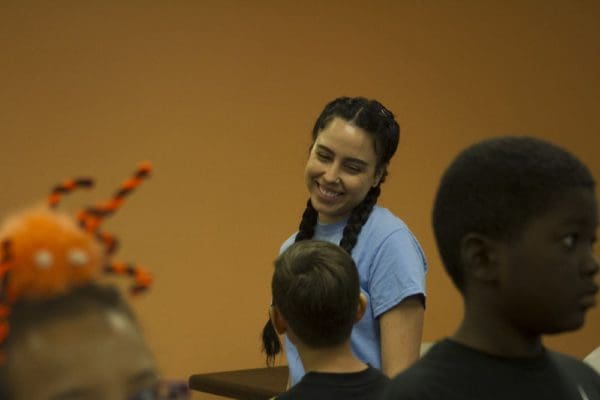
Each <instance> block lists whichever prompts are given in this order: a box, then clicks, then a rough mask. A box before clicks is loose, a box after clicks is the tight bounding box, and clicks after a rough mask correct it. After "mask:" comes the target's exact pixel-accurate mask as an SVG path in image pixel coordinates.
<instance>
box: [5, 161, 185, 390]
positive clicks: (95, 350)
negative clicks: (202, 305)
mask: <svg viewBox="0 0 600 400" xmlns="http://www.w3.org/2000/svg"><path fill="white" fill-rule="evenodd" d="M150 170H151V167H150V165H149V164H148V163H143V164H141V165H140V167H139V168H138V169H137V170H136V172H135V173H134V175H133V176H132V177H130V178H129V179H127V180H125V181H124V182H123V183H122V185H121V186H120V187H119V189H118V190H117V191H116V192H115V194H114V195H113V196H112V198H110V199H109V200H107V201H105V202H103V203H98V204H97V205H95V206H89V207H86V208H84V209H82V210H81V211H80V212H79V213H76V214H74V215H73V216H71V215H69V214H66V213H60V212H58V211H57V210H56V207H57V205H58V203H59V201H60V199H61V196H63V195H64V194H66V193H69V192H71V191H72V190H74V189H76V188H81V187H84V188H88V187H91V186H92V184H93V181H92V180H91V179H87V178H78V179H74V180H66V181H64V182H62V183H61V184H59V185H57V186H55V188H54V189H53V190H52V192H51V194H50V196H49V197H48V204H47V206H46V207H44V206H42V207H34V208H32V209H27V210H24V211H22V212H20V213H17V214H15V215H13V216H11V217H10V218H7V219H6V221H5V222H4V223H3V224H2V226H1V227H0V352H1V355H2V359H1V360H0V398H2V399H3V400H4V399H6V400H25V399H27V400H31V399H35V400H45V399H48V400H50V399H52V400H70V399H81V400H83V399H90V400H92V399H111V400H112V399H115V400H126V399H127V400H155V399H159V398H164V397H161V396H162V393H161V390H162V389H163V387H162V385H160V384H159V381H158V373H157V370H156V366H155V363H154V359H153V357H152V355H151V353H150V351H149V349H148V347H147V346H146V343H145V341H144V339H143V337H142V333H141V331H140V328H139V326H138V324H137V323H136V321H135V318H134V316H133V313H132V312H131V310H130V309H129V307H128V306H127V305H126V303H125V301H124V300H123V298H122V296H121V295H120V294H119V291H118V290H117V289H116V288H114V287H112V286H100V284H99V283H98V282H99V279H101V276H103V275H104V274H113V275H121V276H127V277H130V278H132V279H133V284H132V286H131V292H132V293H133V294H136V293H139V292H141V291H144V290H146V289H147V288H148V287H149V285H150V284H151V282H152V277H151V275H150V274H149V273H148V272H147V271H145V269H144V268H141V267H139V266H138V265H136V264H133V263H123V262H119V261H115V260H114V259H113V255H114V252H115V249H116V247H117V242H118V241H117V239H116V237H115V236H113V235H112V234H110V233H108V232H106V231H105V230H104V229H103V226H102V222H103V221H104V220H105V219H106V218H107V217H109V216H111V215H113V214H114V213H115V211H116V210H117V209H119V208H120V207H121V205H122V204H123V203H124V201H125V198H126V197H127V196H128V195H129V194H130V193H131V192H132V191H133V190H134V189H135V188H137V187H138V186H139V185H140V184H141V183H142V181H143V180H145V179H146V178H147V177H148V176H149V173H150ZM169 398H171V399H173V398H175V397H169Z"/></svg>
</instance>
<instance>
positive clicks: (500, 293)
mask: <svg viewBox="0 0 600 400" xmlns="http://www.w3.org/2000/svg"><path fill="white" fill-rule="evenodd" d="M594 187H595V183H594V180H593V178H592V176H591V174H590V172H589V170H588V169H587V167H586V166H585V165H583V164H582V163H581V162H580V161H579V160H578V159H577V158H576V157H575V156H573V155H572V154H570V153H568V152H567V151H565V150H563V149H561V148H559V147H557V146H554V145H552V144H549V143H547V142H544V141H541V140H537V139H533V138H528V137H502V138H496V139H489V140H485V141H483V142H481V143H478V144H476V145H474V146H471V147H470V148H468V149H466V150H464V151H463V152H462V153H461V154H460V155H459V156H458V157H457V158H456V159H455V160H454V161H453V163H452V164H451V165H450V167H449V168H448V169H447V170H446V172H445V174H444V176H443V177H442V180H441V183H440V187H439V189H438V193H437V196H436V199H435V205H434V210H433V228H434V232H435V237H436V241H437V244H438V248H439V252H440V255H441V258H442V261H443V263H444V266H445V267H446V270H447V272H448V274H449V275H450V277H451V278H452V280H453V282H454V284H455V285H456V287H457V288H458V289H459V290H460V292H461V294H462V295H463V298H464V304H465V313H464V318H463V321H462V324H461V325H460V327H459V328H458V330H457V331H456V333H455V334H454V335H453V336H452V337H451V338H449V339H446V340H444V341H442V342H440V343H438V344H437V345H435V346H434V347H433V348H432V349H431V350H430V351H429V352H428V353H427V354H426V355H425V356H424V357H423V358H422V359H421V360H420V361H418V362H417V363H416V364H415V365H413V366H412V367H411V368H409V369H408V370H406V371H405V372H404V373H402V374H400V375H399V376H397V377H396V378H394V380H393V381H392V383H391V384H390V386H389V390H388V391H387V393H386V395H385V396H384V399H385V400H396V399H403V400H404V399H407V400H413V399H419V400H428V399H436V400H437V399H445V400H458V399H465V400H466V399H479V400H481V399H527V400H531V399H549V400H552V399H557V400H558V399H560V400H570V399H573V400H575V399H577V400H593V399H596V400H598V399H600V376H599V375H598V374H596V372H595V371H593V370H592V369H591V368H589V367H588V366H587V365H585V364H584V363H583V362H581V361H579V360H576V359H574V358H572V357H569V356H566V355H562V354H559V353H555V352H552V351H550V350H547V349H546V348H544V346H543V344H542V335H544V334H552V333H559V332H565V331H572V330H576V329H578V328H580V327H581V326H582V325H583V323H584V317H585V313H586V311H587V310H588V309H589V308H590V307H592V306H593V305H594V304H595V295H596V293H597V291H598V286H597V284H596V283H595V282H594V277H595V276H596V274H597V273H598V263H597V262H596V260H595V256H594V252H593V248H592V246H593V243H594V242H595V240H596V229H597V225H598V211H597V204H596V198H595V195H594Z"/></svg>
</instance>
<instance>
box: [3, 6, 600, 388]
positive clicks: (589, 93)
mask: <svg viewBox="0 0 600 400" xmlns="http://www.w3.org/2000/svg"><path fill="white" fill-rule="evenodd" d="M122 3H124V2H121V1H86V2H81V1H58V2H42V1H39V2H31V1H30V2H27V1H23V2H21V1H19V2H17V1H3V2H1V3H0V49H1V53H0V88H1V89H0V93H1V94H0V129H1V133H0V135H1V141H0V149H1V153H0V182H1V183H2V188H1V190H0V210H1V213H2V214H3V215H5V214H7V213H10V212H12V211H15V210H18V209H19V208H20V207H22V206H24V205H28V204H31V203H32V202H35V201H37V200H38V199H41V198H43V197H44V196H45V195H46V193H47V190H48V189H49V188H50V187H51V186H52V185H53V184H55V183H56V182H58V181H60V180H61V179H63V178H66V177H72V176H75V175H81V174H87V175H92V176H94V177H96V178H97V179H98V185H97V187H96V189H95V190H94V191H93V192H92V193H89V194H88V193H81V194H77V195H73V196H70V197H69V198H68V199H67V200H66V202H65V204H64V207H63V208H65V209H70V210H75V209H76V207H78V206H81V205H84V204H87V203H89V202H94V201H95V200H99V199H103V198H105V197H107V196H108V195H110V193H112V190H113V189H114V188H115V187H116V185H117V184H118V183H120V182H121V181H122V179H123V178H125V177H126V176H127V175H128V174H129V173H130V172H132V171H133V169H134V167H135V165H136V163H137V161H139V160H145V159H149V160H152V161H153V163H154V165H155V167H156V172H155V174H154V177H153V178H152V180H151V181H149V182H148V183H147V184H145V185H144V186H143V187H142V188H140V189H139V192H137V193H136V194H135V195H134V196H133V197H131V198H130V199H129V200H128V203H127V204H126V206H125V208H124V209H123V210H121V211H120V212H119V213H118V214H117V215H116V216H115V217H114V218H113V219H111V220H110V221H109V222H108V223H107V225H106V227H107V228H108V229H109V230H110V231H114V232H115V233H116V234H117V235H118V236H119V238H120V239H121V240H122V247H121V250H120V251H119V253H118V254H117V257H118V258H119V259H122V260H126V261H136V262H139V263H142V264H143V265H147V266H148V267H149V268H150V269H151V270H152V271H153V272H154V274H155V276H156V284H155V286H154V288H153V289H152V291H151V292H150V294H149V295H148V296H145V297H143V298H141V299H139V300H136V301H135V302H134V307H135V308H136V310H137V311H138V312H139V314H140V319H141V320H142V323H143V325H144V327H145V330H146V334H147V337H148V340H149V342H150V344H151V346H152V348H153V350H154V351H155V353H156V355H157V358H158V360H159V363H160V365H161V367H162V369H163V371H164V373H165V375H167V376H170V377H187V376H188V375H189V374H191V373H201V372H208V371H217V370H228V369H238V368H251V367H259V366H262V365H264V364H263V362H264V360H263V357H262V355H261V354H260V352H259V347H260V345H259V332H260V331H261V329H262V326H263V324H264V322H265V319H266V317H267V306H268V304H269V301H270V295H269V280H270V275H271V271H272V264H271V263H272V260H273V258H274V257H275V256H276V254H277V251H278V248H279V245H280V244H281V242H282V241H283V240H284V239H285V238H286V237H287V236H288V235H289V234H290V233H291V232H292V231H294V230H295V228H296V226H297V224H298V221H299V217H300V213H301V212H302V210H303V205H304V202H305V199H306V196H307V194H306V190H305V187H304V184H303V177H302V174H303V165H304V161H305V158H306V155H307V148H308V145H309V142H310V140H309V131H310V129H311V128H312V124H313V122H314V120H315V118H316V116H317V114H318V113H319V111H320V109H321V108H322V106H323V105H324V104H325V103H326V102H327V101H328V100H330V99H332V98H334V97H337V96H339V95H352V96H354V95H364V96H367V97H375V98H377V99H379V100H381V101H382V102H383V103H384V104H385V105H387V106H388V107H389V108H390V109H391V110H392V111H393V112H395V113H396V115H397V117H398V120H399V121H400V125H401V127H402V138H401V144H400V148H399V150H398V153H397V156H396V157H395V159H394V160H393V162H392V165H391V169H390V176H389V178H388V181H387V182H386V183H385V185H384V186H383V196H382V198H381V204H382V205H384V206H386V207H388V208H390V209H391V210H392V211H393V212H394V213H396V214H397V215H399V216H401V217H402V218H403V219H404V220H405V221H406V222H407V223H408V225H409V226H410V227H411V228H412V230H413V231H414V233H415V234H416V236H417V237H418V238H419V240H420V241H421V244H422V245H423V247H424V249H425V251H426V253H427V255H428V259H429V263H430V272H429V275H428V293H429V296H428V297H429V298H428V309H427V312H426V324H425V337H424V339H425V340H435V339H437V338H440V337H442V336H445V335H448V334H450V333H451V332H452V331H453V329H454V328H455V327H456V326H457V324H458V321H459V320H460V317H461V309H462V304H461V302H460V298H459V296H458V294H457V292H456V290H455V289H454V288H453V287H452V285H451V283H450V281H449V279H448V278H447V277H446V275H445V273H444V271H443V268H442V266H441V265H440V261H439V258H438V255H437V252H436V249H435V245H434V241H433V235H432V232H431V228H430V209H431V204H432V201H433V195H434V191H435V188H436V185H437V182H438V179H439V177H440V175H441V173H442V171H443V169H444V168H445V166H446V165H447V164H448V163H449V161H450V160H451V159H452V158H453V156H454V155H455V154H456V153H457V152H458V151H459V150H460V149H462V148H464V147H465V146H467V145H469V144H471V143H473V142H474V141H476V140H479V139H481V138H484V137H488V136H493V135H498V134H531V135H535V136H538V137H542V138H546V139H549V140H552V141H554V142H556V143H558V144H560V145H563V146H565V147H566V148H568V149H570V150H572V151H573V152H575V153H576V154H578V155H579V156H580V158H581V159H582V160H583V161H585V162H586V163H588V165H589V166H590V168H591V169H592V172H593V173H594V175H595V176H596V177H597V178H598V179H600V157H598V150H599V144H600V139H599V132H600V120H599V118H598V110H599V109H600V74H599V73H598V71H600V23H598V21H599V20H600V6H599V5H598V3H597V2H596V1H593V0H589V1H584V0H582V1H577V2H573V1H569V0H564V1H556V0H555V1H544V2H540V1H536V0H527V1H522V0H512V1H449V0H448V1H433V0H431V1H426V0H412V1H408V0H406V1H370V2H365V1H356V0H350V1H324V2H322V1H304V2H301V3H300V2H285V1H284V2H282V1H255V2H250V1H241V0H240V1H234V0H230V1H217V0H215V1H171V2H151V1H130V2H127V4H122ZM547 343H548V344H549V345H550V346H551V347H552V348H555V349H558V350H561V351H565V352H567V353H570V354H573V355H575V356H583V355H585V354H587V353H588V352H590V351H591V350H592V349H593V348H595V347H597V346H598V345H600V308H596V309H594V310H593V311H592V312H590V313H589V316H588V321H587V324H586V326H585V327H584V328H583V329H582V330H581V331H579V332H577V333H572V334H565V335H560V336H557V337H552V338H549V339H548V340H547Z"/></svg>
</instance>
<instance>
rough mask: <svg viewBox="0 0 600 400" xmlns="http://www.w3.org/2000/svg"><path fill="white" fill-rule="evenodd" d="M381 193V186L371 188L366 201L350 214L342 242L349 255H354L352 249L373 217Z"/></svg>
mask: <svg viewBox="0 0 600 400" xmlns="http://www.w3.org/2000/svg"><path fill="white" fill-rule="evenodd" d="M380 193H381V189H380V187H379V185H377V186H375V187H374V188H371V190H369V193H367V196H366V197H365V198H364V200H363V201H362V202H361V203H360V204H359V205H358V206H356V207H355V208H354V210H352V214H350V218H349V219H348V223H347V224H346V227H345V228H344V234H343V235H342V240H340V247H341V248H342V249H344V250H346V251H347V252H348V254H352V249H353V248H354V246H355V245H356V241H357V240H358V235H359V234H360V231H361V230H362V227H363V225H364V224H365V222H367V219H368V218H369V215H371V211H373V207H374V206H375V203H377V198H378V197H379V194H380Z"/></svg>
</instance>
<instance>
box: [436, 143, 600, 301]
mask: <svg viewBox="0 0 600 400" xmlns="http://www.w3.org/2000/svg"><path fill="white" fill-rule="evenodd" d="M594 186H595V183H594V179H593V177H592V175H591V173H590V171H589V170H588V168H587V167H586V166H585V165H584V164H583V163H582V162H581V161H579V160H578V159H577V158H576V157H575V156H574V155H572V154H571V153H569V152H568V151H566V150H564V149H562V148H560V147H558V146H556V145H553V144H551V143H548V142H545V141H542V140H539V139H535V138H532V137H515V136H507V137H498V138H493V139H487V140H484V141H482V142H480V143H477V144H475V145H473V146H471V147H469V148H467V149H465V150H464V151H462V152H461V153H460V154H459V155H458V156H457V157H456V159H455V160H454V161H453V162H452V163H451V164H450V166H449V167H448V168H447V170H446V172H445V173H444V175H443V176H442V179H441V183H440V186H439V188H438V192H437V195H436V198H435V203H434V207H433V229H434V233H435V238H436V241H437V246H438V249H439V252H440V256H441V258H442V261H443V263H444V266H445V267H446V270H447V271H448V274H449V275H450V277H451V278H452V280H453V282H454V284H455V285H456V286H457V288H458V289H459V290H461V291H463V289H464V281H463V266H462V265H461V256H460V242H461V240H462V239H463V238H464V237H465V235H467V234H468V233H480V234H483V235H486V236H488V237H491V238H495V239H502V240H509V239H511V238H515V237H516V236H517V235H518V233H519V232H520V230H521V229H522V228H523V227H524V226H525V224H526V223H527V222H529V221H530V220H531V219H532V217H534V216H536V215H539V214H541V213H543V212H544V211H545V210H547V208H548V204H549V203H550V202H552V201H554V200H556V198H557V197H558V196H560V195H561V194H562V193H563V192H564V191H565V189H571V188H578V187H582V188H589V189H591V190H593V189H594Z"/></svg>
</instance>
